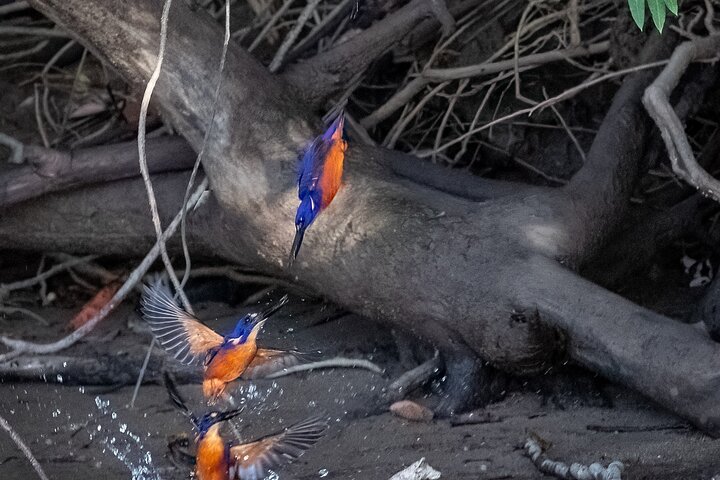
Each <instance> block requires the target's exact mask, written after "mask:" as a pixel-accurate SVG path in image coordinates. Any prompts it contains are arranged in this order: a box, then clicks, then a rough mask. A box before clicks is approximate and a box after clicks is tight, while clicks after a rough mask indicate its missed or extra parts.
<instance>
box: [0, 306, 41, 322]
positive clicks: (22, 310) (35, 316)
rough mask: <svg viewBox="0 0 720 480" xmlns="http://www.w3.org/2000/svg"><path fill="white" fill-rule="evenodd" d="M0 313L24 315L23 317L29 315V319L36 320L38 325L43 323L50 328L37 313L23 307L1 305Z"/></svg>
mask: <svg viewBox="0 0 720 480" xmlns="http://www.w3.org/2000/svg"><path fill="white" fill-rule="evenodd" d="M0 313H7V314H13V313H22V314H23V315H27V316H28V317H30V318H32V319H34V320H36V321H37V322H38V323H41V324H42V325H45V326H48V325H50V323H48V321H47V320H45V319H44V318H43V317H41V316H40V315H38V314H37V313H35V312H33V311H31V310H28V309H27V308H21V307H5V306H2V305H0Z"/></svg>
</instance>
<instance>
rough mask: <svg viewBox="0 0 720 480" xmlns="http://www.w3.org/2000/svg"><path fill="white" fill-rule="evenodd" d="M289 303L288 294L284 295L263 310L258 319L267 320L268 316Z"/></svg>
mask: <svg viewBox="0 0 720 480" xmlns="http://www.w3.org/2000/svg"><path fill="white" fill-rule="evenodd" d="M287 303H288V296H287V295H283V296H282V298H281V299H280V300H278V301H277V302H276V303H275V304H274V305H271V306H269V307H268V308H267V309H265V310H263V311H262V312H261V313H260V315H258V321H263V320H267V319H268V318H270V317H271V316H273V315H274V314H275V312H277V311H278V310H280V309H281V308H282V307H284V306H285V305H286V304H287Z"/></svg>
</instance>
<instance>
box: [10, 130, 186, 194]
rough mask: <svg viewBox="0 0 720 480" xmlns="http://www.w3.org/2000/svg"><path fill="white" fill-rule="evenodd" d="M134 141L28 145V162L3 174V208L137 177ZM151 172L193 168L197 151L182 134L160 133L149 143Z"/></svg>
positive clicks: (149, 166) (137, 169) (137, 168)
mask: <svg viewBox="0 0 720 480" xmlns="http://www.w3.org/2000/svg"><path fill="white" fill-rule="evenodd" d="M136 145H137V144H136V143H135V142H127V143H121V144H117V145H110V146H102V147H95V148H88V149H86V150H80V151H76V152H60V151H57V150H49V149H46V148H43V147H34V146H33V147H26V148H25V154H26V157H27V163H28V164H27V165H25V166H23V167H18V168H13V169H10V170H8V171H6V172H5V173H4V174H3V175H0V208H3V207H8V206H9V205H13V204H15V203H18V202H22V201H25V200H28V199H30V198H34V197H38V196H40V195H43V194H46V193H50V192H57V191H60V190H65V189H68V188H73V187H77V186H81V185H87V184H89V183H102V182H107V181H111V180H118V179H121V178H131V177H136V176H137V175H138V174H139V173H140V170H139V167H138V159H137V146H136ZM147 153H148V157H149V163H148V168H149V169H150V172H151V173H161V172H169V171H174V170H186V169H189V168H192V165H193V162H194V160H195V153H194V152H193V150H192V148H190V146H189V145H188V144H187V142H186V141H185V139H184V138H182V137H161V138H157V139H152V140H149V141H148V143H147Z"/></svg>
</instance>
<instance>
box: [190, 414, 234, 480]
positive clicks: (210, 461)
mask: <svg viewBox="0 0 720 480" xmlns="http://www.w3.org/2000/svg"><path fill="white" fill-rule="evenodd" d="M219 430H220V426H219V425H213V426H212V427H210V429H209V430H208V431H207V433H206V434H205V436H204V437H203V438H202V439H201V440H200V442H198V449H197V454H196V457H195V458H196V463H195V473H196V474H197V478H198V480H227V479H228V463H227V458H228V456H227V454H226V452H225V448H226V447H225V442H223V440H222V437H220V433H219Z"/></svg>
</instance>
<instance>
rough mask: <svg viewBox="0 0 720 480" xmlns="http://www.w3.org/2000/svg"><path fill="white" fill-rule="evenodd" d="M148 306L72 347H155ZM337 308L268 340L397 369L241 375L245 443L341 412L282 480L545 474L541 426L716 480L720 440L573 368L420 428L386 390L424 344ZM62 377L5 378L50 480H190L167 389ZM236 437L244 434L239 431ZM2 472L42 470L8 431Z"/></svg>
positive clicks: (575, 451)
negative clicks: (393, 409) (417, 466)
mask: <svg viewBox="0 0 720 480" xmlns="http://www.w3.org/2000/svg"><path fill="white" fill-rule="evenodd" d="M134 307H135V306H134V305H130V306H123V307H121V308H120V309H119V310H118V311H116V312H115V313H114V314H113V315H112V316H111V317H110V318H108V319H107V320H106V322H105V323H104V324H103V325H102V326H101V328H99V329H98V331H96V332H94V334H93V336H92V337H91V338H89V339H88V340H87V341H86V342H83V343H82V344H80V345H77V346H75V347H73V348H72V349H70V350H69V351H67V352H65V353H67V354H68V355H93V354H95V355H97V354H98V352H105V353H110V354H112V355H122V354H123V353H124V352H127V351H129V350H131V349H132V348H138V346H140V345H147V344H148V340H149V337H148V336H147V334H146V333H145V332H143V331H142V329H141V325H142V324H141V323H139V322H138V317H137V312H136V310H135V308H134ZM198 310H199V314H200V316H201V317H203V318H208V319H211V320H210V321H209V323H210V324H211V325H213V326H215V327H217V328H222V327H223V326H225V325H226V324H228V323H232V320H233V318H234V316H235V314H236V313H237V312H238V311H242V308H241V307H230V306H227V305H222V304H206V305H199V308H198ZM73 311H74V310H72V309H60V308H58V309H42V310H38V313H42V314H43V315H44V316H45V317H46V318H48V319H49V320H50V322H51V325H50V327H48V328H42V329H40V328H38V327H37V325H33V324H31V323H30V322H31V320H26V319H19V318H15V317H12V318H6V319H5V320H4V321H3V324H2V328H3V331H4V332H10V333H13V334H18V335H28V336H31V337H35V338H44V337H47V338H52V337H53V336H57V335H59V334H60V333H61V331H62V329H63V328H64V325H65V322H66V321H67V320H68V319H69V318H70V317H71V316H72V314H73ZM332 313H333V312H332V309H331V308H328V307H321V306H319V305H313V304H304V303H302V302H297V301H296V305H295V309H294V310H293V309H291V310H290V312H289V313H288V312H286V314H285V315H279V316H278V318H275V319H274V320H273V322H272V324H268V326H267V328H266V331H265V332H264V334H263V337H262V342H263V343H264V344H265V345H267V346H278V347H294V348H298V349H303V350H312V349H316V348H320V349H322V350H323V352H324V353H323V354H324V355H327V356H334V355H338V354H340V355H343V356H348V357H357V358H369V359H371V360H373V361H375V362H377V363H378V364H380V365H381V366H382V367H384V368H385V369H386V375H384V376H381V375H377V374H374V373H372V372H368V371H364V370H350V369H333V370H322V371H317V372H310V373H301V374H296V375H292V376H288V377H283V378H278V379H275V380H260V381H255V382H252V383H247V382H243V383H238V384H237V385H236V386H235V389H234V392H235V393H234V396H235V399H236V401H239V402H244V403H246V404H247V405H248V408H247V409H246V412H245V413H244V414H243V415H242V416H241V417H240V419H239V421H237V422H235V424H236V427H237V429H238V431H239V432H240V434H241V435H242V437H243V439H245V440H248V439H251V438H253V437H255V436H258V435H263V434H267V433H271V432H273V431H275V430H277V429H279V428H282V427H283V426H286V425H289V424H290V423H292V422H295V421H297V420H300V419H302V418H304V417H306V416H309V415H312V414H316V413H318V412H324V415H326V416H327V418H329V419H330V421H331V428H330V431H329V433H328V435H327V436H326V438H324V439H323V440H322V441H321V442H320V444H319V445H318V446H316V447H315V448H313V449H311V450H310V451H308V452H307V454H306V455H304V456H303V457H301V459H300V460H299V461H297V462H295V463H294V464H292V465H290V466H286V467H284V468H281V469H279V470H278V474H279V475H280V478H297V479H313V478H336V479H387V478H389V477H390V476H391V475H392V474H393V473H395V472H397V471H398V470H400V469H401V468H402V467H403V466H406V465H408V464H410V463H412V462H414V461H416V460H418V459H419V458H420V457H426V458H427V460H428V462H429V463H430V465H432V466H433V467H435V468H436V469H438V470H440V471H441V472H442V474H443V477H442V478H448V479H453V478H458V479H460V478H468V479H471V478H472V479H535V478H541V476H540V475H539V474H538V473H537V471H536V470H535V467H534V466H533V465H532V463H531V462H530V460H529V459H528V458H526V457H525V456H524V455H523V452H522V450H521V449H520V445H521V443H522V442H523V440H524V439H525V438H526V437H527V436H528V435H529V434H536V435H539V436H540V437H542V438H543V439H545V440H546V441H548V442H550V443H551V447H550V449H549V451H548V455H549V456H550V457H551V458H554V459H558V460H563V461H566V462H583V463H591V462H594V461H600V462H602V463H605V464H607V463H609V462H610V461H612V460H621V461H623V462H624V463H625V464H626V467H627V469H626V474H625V476H624V477H623V478H632V479H678V478H684V479H703V480H708V479H710V478H713V476H715V477H716V478H717V477H718V476H719V475H720V460H718V458H720V457H719V456H718V452H720V441H718V440H713V439H711V438H709V437H707V436H706V435H704V434H702V433H699V432H697V431H695V430H693V429H692V428H689V427H688V426H687V425H686V424H685V423H684V422H682V421H681V420H680V419H678V418H677V417H674V416H672V415H670V414H667V413H665V412H663V411H661V410H659V409H658V408H656V407H654V406H653V405H651V404H649V403H648V402H647V401H645V400H644V399H642V398H640V397H638V396H637V395H635V394H632V393H630V392H627V391H624V390H622V389H620V388H618V387H616V386H614V385H612V384H610V383H609V382H606V381H604V380H602V379H599V378H597V377H592V376H590V375H588V374H587V373H584V372H582V371H580V370H577V369H574V368H572V367H563V368H560V369H559V370H557V371H556V372H551V373H549V374H548V375H545V376H544V377H543V378H541V379H539V380H538V379H532V380H531V379H528V380H523V379H515V380H513V381H511V382H510V383H509V384H508V390H507V391H506V392H505V394H504V398H503V399H502V400H501V401H499V402H497V403H494V404H492V405H490V406H488V407H487V408H486V409H484V411H485V412H489V413H490V416H491V417H492V418H493V421H492V422H491V423H484V424H477V425H461V426H453V425H452V423H451V421H449V420H435V421H433V422H430V423H413V422H408V421H405V420H402V419H399V418H397V417H395V416H393V415H391V414H389V413H382V412H379V411H378V410H377V403H378V399H379V395H380V392H381V391H382V389H383V388H384V387H386V386H387V385H388V382H389V381H390V380H391V379H393V378H394V377H395V376H397V375H398V374H399V373H401V372H402V371H404V369H407V368H409V367H411V366H412V364H413V362H415V361H418V360H419V359H418V358H415V356H419V355H422V354H423V352H424V350H423V349H422V348H420V349H415V351H414V353H411V354H407V348H406V347H407V346H406V345H405V346H404V345H402V344H403V343H406V342H407V339H408V337H407V336H406V335H405V334H403V333H401V332H391V331H388V330H386V329H384V328H383V327H382V326H380V325H376V324H374V323H368V321H367V320H364V319H360V318H358V317H356V316H352V315H347V316H344V317H342V318H339V319H336V320H332V321H329V322H328V321H326V320H327V319H328V318H330V317H332V316H333V315H332ZM128 327H130V328H128ZM401 352H405V353H404V354H401ZM158 355H159V356H160V357H162V354H160V353H158ZM161 361H162V358H161ZM168 361H170V359H168ZM45 380H47V381H48V383H45ZM51 382H52V383H51ZM57 382H58V378H57V377H55V378H45V379H42V378H38V381H37V382H22V383H18V382H11V381H8V380H5V381H4V382H3V384H2V388H0V411H2V412H3V415H4V416H5V417H6V418H7V419H8V421H9V422H10V423H11V424H12V425H13V426H14V427H15V428H16V429H17V431H18V433H20V435H21V436H22V437H23V438H24V439H25V440H26V442H27V443H28V444H29V446H30V448H31V449H32V451H33V452H34V453H35V454H36V456H37V457H38V459H39V460H40V462H41V463H42V465H43V466H44V467H45V469H46V471H47V473H48V475H49V476H50V478H52V479H56V480H66V479H77V478H108V479H126V478H133V475H134V478H137V479H140V478H163V479H181V478H187V477H188V475H189V470H188V469H185V468H182V467H178V466H176V465H175V464H174V463H173V462H172V461H171V459H170V457H169V451H168V440H169V438H170V437H171V436H173V435H177V434H182V433H190V434H191V432H190V428H189V427H190V425H189V423H188V422H187V420H186V419H185V418H184V417H182V416H181V415H180V414H179V413H178V412H177V411H176V410H174V409H173V407H172V406H171V404H170V403H169V401H168V400H167V396H166V394H165V391H164V389H163V388H162V387H161V386H159V385H153V384H146V385H143V386H142V388H141V389H140V392H139V396H138V398H137V401H136V405H135V408H132V409H131V408H130V407H129V402H130V399H131V396H132V391H133V388H132V387H131V386H122V387H112V386H87V385H86V386H81V385H73V386H69V385H67V384H66V382H65V379H63V382H64V383H63V384H59V383H57ZM181 390H182V392H183V393H184V394H185V395H186V396H187V397H188V399H189V400H190V404H191V405H196V406H198V411H200V410H202V409H201V408H199V405H200V401H199V400H200V389H199V387H198V386H195V385H183V386H181ZM226 430H229V429H227V428H226ZM225 434H226V436H227V437H228V438H230V437H231V436H232V433H231V432H230V431H226V432H225ZM0 472H2V478H3V479H7V480H14V479H22V480H26V479H28V478H34V475H35V474H34V472H33V471H32V469H31V467H30V466H29V464H28V463H27V462H26V460H25V459H24V458H23V457H22V455H21V454H20V453H19V451H18V450H17V449H16V448H15V446H14V444H13V443H12V442H11V441H10V439H9V438H8V437H7V436H6V435H4V434H3V435H0Z"/></svg>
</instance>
